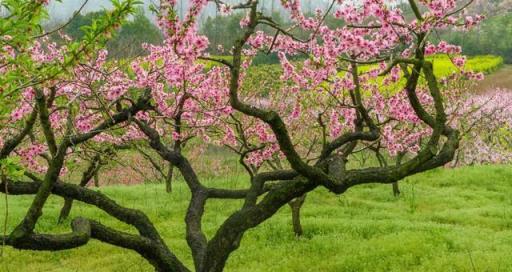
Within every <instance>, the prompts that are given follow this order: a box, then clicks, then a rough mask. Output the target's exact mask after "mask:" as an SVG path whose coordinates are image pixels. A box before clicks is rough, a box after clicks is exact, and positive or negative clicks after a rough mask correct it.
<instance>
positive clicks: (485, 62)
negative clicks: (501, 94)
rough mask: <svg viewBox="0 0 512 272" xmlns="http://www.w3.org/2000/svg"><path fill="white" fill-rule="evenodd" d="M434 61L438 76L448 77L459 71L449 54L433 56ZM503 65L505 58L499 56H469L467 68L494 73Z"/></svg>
mask: <svg viewBox="0 0 512 272" xmlns="http://www.w3.org/2000/svg"><path fill="white" fill-rule="evenodd" d="M431 59H432V61H433V63H434V71H435V74H436V76H437V77H446V76H449V75H450V74H452V73H453V72H457V71H458V68H457V67H456V66H455V65H453V63H452V62H451V60H450V58H449V57H448V56H447V55H437V56H434V57H431ZM502 65H503V58H502V57H499V56H492V55H487V56H474V57H468V60H467V62H466V69H468V70H470V71H473V72H482V73H485V74H489V73H492V72H494V71H496V70H497V69H499V68H500V67H501V66H502Z"/></svg>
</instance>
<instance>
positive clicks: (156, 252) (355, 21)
mask: <svg viewBox="0 0 512 272" xmlns="http://www.w3.org/2000/svg"><path fill="white" fill-rule="evenodd" d="M281 2H282V5H283V7H284V8H285V9H287V10H288V12H289V14H290V20H291V21H292V22H293V24H292V26H291V27H286V28H285V27H284V26H282V25H280V24H278V23H276V22H274V21H273V20H272V18H269V17H266V16H264V15H263V14H261V13H260V12H258V10H259V9H258V1H256V0H248V1H243V2H241V3H239V4H234V5H228V4H226V3H223V2H222V1H220V0H214V1H207V0H194V1H190V3H191V5H190V8H189V10H188V13H187V14H186V16H184V18H181V19H180V18H178V16H177V15H176V12H175V4H176V1H174V0H167V1H161V3H160V7H159V21H158V22H159V26H160V27H161V29H162V30H163V32H164V36H165V41H164V43H163V44H162V45H147V46H146V49H147V50H148V52H149V53H148V55H147V56H144V57H141V58H138V59H135V60H133V61H132V62H130V63H129V67H128V68H126V67H123V65H121V64H120V63H116V62H114V61H112V62H107V61H106V57H107V52H106V51H104V50H101V49H102V48H103V47H104V44H105V42H106V41H107V40H108V39H109V37H110V35H111V33H113V31H114V29H115V28H116V27H118V26H119V25H120V24H121V23H122V21H123V19H124V18H125V17H126V16H127V15H128V14H130V13H132V12H133V11H134V5H136V4H137V2H135V1H124V2H117V1H114V2H113V3H114V9H113V10H112V11H110V12H108V13H107V14H106V16H105V17H102V18H99V19H98V20H96V21H95V22H94V23H93V24H92V25H91V26H89V27H88V28H86V29H85V35H84V37H83V40H80V41H69V43H67V44H66V45H64V46H58V45H57V44H55V43H52V42H51V41H50V40H49V39H48V38H47V35H45V33H40V28H39V27H38V26H39V24H40V21H41V19H42V18H43V17H44V14H45V4H46V3H45V2H44V1H43V2H42V1H27V0H23V1H20V0H6V1H4V5H5V7H6V8H7V9H8V10H9V15H8V16H7V17H6V18H5V19H4V21H3V23H2V24H0V42H1V43H2V46H1V48H2V49H1V51H0V69H1V72H2V77H1V78H0V88H1V90H2V93H1V100H2V101H1V102H2V105H3V106H2V107H3V108H2V112H1V114H2V119H1V120H2V121H1V130H0V133H1V135H2V137H1V139H3V142H2V143H1V150H0V160H1V166H2V167H1V170H2V171H1V178H2V180H1V182H2V183H1V184H0V190H1V191H2V192H4V193H6V194H11V195H34V198H33V202H32V203H31V205H30V207H29V208H28V210H27V213H26V215H25V216H24V218H23V219H22V221H21V222H19V224H18V225H17V226H16V227H15V228H14V229H13V230H12V231H11V232H10V233H8V235H6V236H4V237H2V240H3V241H4V244H5V245H8V246H12V247H14V248H18V249H30V250H65V249H70V248H76V247H80V246H84V245H86V244H87V243H88V241H89V240H91V239H96V240H99V241H102V242H105V243H108V244H111V245H115V246H118V247H122V248H125V249H130V250H134V251H136V252H138V253H139V254H140V255H141V256H143V257H144V258H145V259H147V260H148V262H150V263H151V264H152V265H153V266H154V267H155V269H156V270H157V271H188V270H189V269H190V268H188V267H186V266H185V265H184V264H183V262H182V261H181V260H180V259H178V257H177V256H176V255H175V254H174V252H173V249H172V248H170V247H169V246H167V244H166V243H165V241H164V240H163V239H162V237H161V236H160V234H159V232H158V230H157V229H156V228H155V227H154V225H153V224H152V223H151V221H150V219H149V218H148V217H147V216H146V215H145V214H144V213H142V212H141V211H138V210H133V209H129V208H125V207H122V206H120V205H119V204H117V203H116V202H114V201H113V200H111V199H110V198H109V197H107V196H105V195H103V194H101V193H100V192H97V191H94V190H89V189H87V188H85V187H83V186H80V185H82V184H78V185H75V184H71V183H66V182H65V180H64V179H65V177H66V175H65V174H66V169H68V168H70V167H73V163H76V162H77V160H76V158H77V156H78V157H80V158H83V157H87V158H88V161H89V163H88V164H87V165H83V167H82V168H81V169H85V170H84V173H83V179H82V181H83V182H87V181H88V180H89V179H91V176H92V175H93V174H94V173H95V171H97V168H98V167H99V165H100V164H99V162H98V161H100V160H101V156H105V155H106V156H108V154H109V152H111V150H114V149H116V148H119V147H120V146H122V145H124V144H126V143H130V142H142V143H145V144H147V145H149V146H150V147H151V148H152V149H153V150H154V151H156V152H157V153H158V155H159V156H160V157H161V158H162V159H163V160H165V161H167V162H169V163H170V164H172V165H173V167H175V169H176V170H177V171H179V172H180V173H181V175H182V176H183V178H184V180H185V182H186V184H187V186H188V188H189V189H190V192H191V199H190V203H189V206H188V208H187V213H186V218H185V222H186V240H187V242H188V245H189V247H190V250H191V254H192V256H193V261H194V269H195V270H196V271H221V270H222V269H223V268H224V266H225V264H226V261H227V260H228V258H229V256H230V254H231V253H232V252H233V251H234V250H236V249H237V248H238V247H239V245H240V241H241V239H242V238H243V235H244V233H245V232H246V231H247V230H249V229H251V228H254V227H256V226H258V225H259V224H261V223H262V222H264V221H265V220H267V219H268V218H270V217H272V216H273V215H274V214H275V213H276V212H277V211H278V210H279V209H280V208H281V207H283V206H284V205H286V204H287V203H289V202H290V201H294V199H297V198H298V199H300V198H302V197H303V196H304V195H305V194H306V193H308V192H310V191H312V190H315V189H317V188H319V187H324V188H326V189H328V190H329V191H330V192H332V193H334V194H342V193H344V192H345V191H347V190H348V189H349V188H351V187H353V186H357V185H360V184H367V183H384V184H389V183H394V182H397V181H399V180H401V179H403V178H405V177H407V176H410V175H413V174H415V173H419V172H423V171H426V170H429V169H433V168H436V167H440V166H443V165H446V164H448V163H449V162H451V161H452V160H453V158H454V157H455V155H456V154H457V149H458V147H459V141H460V139H461V133H460V132H459V128H460V127H462V126H460V124H464V125H468V124H467V123H466V122H465V121H463V120H462V121H461V120H460V116H467V115H468V111H467V109H468V108H472V107H473V105H475V104H474V103H473V102H472V101H471V100H464V101H466V102H467V103H466V104H465V105H464V109H466V110H464V111H462V112H459V111H457V110H458V109H460V108H456V107H454V105H455V103H451V101H453V100H450V99H452V98H451V97H452V95H451V94H452V93H453V90H455V89H456V87H454V82H455V80H456V78H457V77H463V78H464V79H465V80H468V79H469V80H471V79H478V78H481V75H480V74H475V73H472V72H471V71H465V70H464V63H465V58H464V57H462V56H461V55H460V54H461V52H460V48H459V47H457V46H453V45H450V44H447V43H444V42H441V43H438V44H432V43H429V36H430V35H431V34H432V33H433V32H435V30H436V29H445V28H452V27H457V28H470V27H472V26H474V25H475V24H477V23H478V22H479V21H480V20H481V19H482V18H481V17H480V16H467V15H465V14H464V12H463V10H464V8H465V7H466V3H459V1H455V0H431V1H419V2H416V1H415V0H409V5H410V8H411V9H412V11H413V12H414V15H415V19H413V20H411V21H408V20H407V19H406V18H405V17H404V16H403V14H402V11H401V10H400V9H398V8H394V7H392V6H388V5H387V4H386V2H387V1H383V0H364V1H354V2H352V1H332V3H331V4H330V5H329V6H328V7H327V9H326V10H318V11H317V12H316V13H315V14H314V15H313V17H307V16H305V15H304V14H303V13H302V11H301V3H300V1H298V0H283V1H281ZM208 4H212V5H216V6H217V7H218V8H219V9H220V10H221V11H222V13H230V12H235V11H241V12H245V14H246V16H245V17H244V18H243V19H242V20H241V22H240V24H241V26H242V27H243V34H242V36H240V37H239V38H238V40H237V42H236V43H235V44H234V45H233V47H232V48H230V49H226V50H227V51H229V52H230V54H231V56H230V57H229V58H226V59H224V58H222V59H221V58H216V57H212V56H209V55H208V54H207V53H206V49H207V48H208V45H209V44H208V40H207V39H206V38H205V37H204V36H201V35H199V34H198V32H197V27H196V19H197V17H198V16H199V14H200V13H201V11H202V10H203V8H204V7H205V6H206V5H208ZM422 11H424V12H422ZM327 14H333V15H334V16H335V17H336V18H337V19H338V20H340V21H342V22H343V26H342V27H339V28H335V29H331V28H329V27H327V26H326V25H325V24H324V20H325V18H326V16H327ZM261 26H265V27H266V28H269V27H270V28H271V29H274V31H275V34H274V35H267V34H265V33H264V32H262V31H260V30H259V27H261ZM297 32H302V35H301V37H303V36H304V33H307V36H308V38H306V39H301V38H299V37H298V36H296V35H295V33H297ZM64 38H65V37H64ZM258 53H275V54H276V55H277V56H278V57H279V59H280V63H281V68H282V73H280V74H279V75H276V76H277V77H278V79H277V81H278V83H279V84H278V85H277V86H279V88H270V89H269V91H266V92H262V91H260V90H259V89H258V88H260V87H262V86H263V85H264V84H265V81H266V80H265V79H264V78H262V79H261V81H260V83H261V84H260V85H259V86H258V85H255V84H250V82H249V80H248V79H249V78H250V77H251V73H252V70H251V60H252V59H253V58H254V57H255V56H256V55H257V54H258ZM436 53H444V54H449V55H451V56H453V62H454V64H456V65H457V66H458V67H459V68H460V69H461V71H460V72H459V73H457V76H454V77H453V78H446V79H444V80H443V81H441V80H440V79H438V78H436V76H435V74H434V69H435V65H433V63H432V61H431V60H430V59H429V58H428V55H431V54H436ZM295 56H302V58H299V59H301V61H292V58H291V57H295ZM211 62H213V63H216V64H217V65H214V66H213V67H207V66H206V65H205V63H211ZM476 100H478V99H476ZM456 101H462V100H460V99H459V100H456ZM478 101H480V100H478ZM463 104H464V103H462V102H461V104H460V105H463ZM476 105H477V106H476V108H477V109H482V108H485V109H487V108H486V107H485V105H484V104H482V103H480V102H478V103H477V104H476ZM493 110H494V109H492V108H491V109H489V111H486V113H487V114H489V113H491V112H492V111H493ZM459 113H460V114H459ZM452 117H453V118H455V119H456V120H455V119H453V118H452ZM504 121H505V120H504ZM191 137H196V138H199V139H201V143H204V144H213V145H222V146H228V147H230V148H231V149H232V150H234V151H235V152H236V153H237V154H239V155H240V163H241V164H242V165H243V166H244V167H245V168H246V170H247V172H248V173H249V176H250V182H249V183H248V185H247V187H246V189H241V190H230V189H221V188H216V187H213V186H214V184H208V185H206V184H205V183H204V182H203V181H202V180H201V177H199V176H198V175H197V174H196V171H195V170H194V167H193V165H192V164H191V163H190V162H189V159H188V158H187V157H186V156H185V155H184V153H183V152H182V148H181V147H182V143H183V142H184V141H187V140H188V139H190V138H191ZM364 151H369V152H375V153H376V154H381V152H383V153H384V154H386V156H392V157H394V156H400V157H401V159H400V161H399V163H396V164H382V165H380V166H374V167H355V166H354V165H353V164H351V163H350V161H351V160H352V159H353V158H354V155H355V154H357V153H359V152H364ZM90 154H100V156H99V157H98V156H96V155H94V156H91V155H90ZM78 163H81V164H85V163H86V162H85V160H78ZM51 194H54V195H58V196H61V197H63V198H65V199H66V201H68V202H69V201H73V200H75V201H81V202H84V203H86V204H89V205H92V206H95V207H97V208H98V209H101V210H103V211H105V212H106V213H107V214H109V215H110V216H112V217H113V218H116V219H118V220H120V221H122V222H124V223H126V224H128V225H130V226H133V227H134V228H135V229H136V230H137V232H125V231H122V230H117V229H113V228H111V227H108V226H106V225H104V224H102V223H100V222H98V221H96V220H94V219H91V218H83V217H78V218H74V219H73V220H72V223H71V230H72V231H71V232H70V233H67V234H43V233H36V232H35V230H34V229H35V225H36V223H37V221H38V220H39V218H40V216H41V215H42V209H43V207H44V206H45V203H46V202H47V200H48V198H49V196H50V195H51ZM211 199H225V200H230V199H240V200H242V201H243V205H242V206H241V207H240V209H238V210H237V211H236V212H234V213H232V214H231V215H230V216H229V217H228V218H227V219H226V220H225V221H224V222H223V223H222V225H221V226H219V228H218V229H217V231H216V232H215V234H213V236H212V237H207V236H206V235H205V233H204V231H203V229H202V224H201V222H202V217H203V214H204V212H205V205H206V203H207V201H208V200H211Z"/></svg>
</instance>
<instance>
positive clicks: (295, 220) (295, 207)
mask: <svg viewBox="0 0 512 272" xmlns="http://www.w3.org/2000/svg"><path fill="white" fill-rule="evenodd" d="M305 200H306V195H303V196H301V197H298V198H296V199H294V200H292V201H290V202H288V205H290V208H291V210H292V226H293V232H294V233H295V236H296V237H300V236H302V234H303V233H304V230H303V228H302V224H301V223H300V210H301V208H302V206H303V205H304V201H305Z"/></svg>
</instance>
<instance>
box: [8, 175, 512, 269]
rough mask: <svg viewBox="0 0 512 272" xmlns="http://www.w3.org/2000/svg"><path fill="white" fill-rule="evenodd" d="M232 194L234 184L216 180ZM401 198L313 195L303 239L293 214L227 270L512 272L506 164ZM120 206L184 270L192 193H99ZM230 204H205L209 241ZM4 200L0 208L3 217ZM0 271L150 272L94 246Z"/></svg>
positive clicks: (439, 181) (152, 189)
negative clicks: (141, 219)
mask: <svg viewBox="0 0 512 272" xmlns="http://www.w3.org/2000/svg"><path fill="white" fill-rule="evenodd" d="M210 182H216V183H221V184H224V185H226V186H229V187H239V186H240V185H241V182H239V183H238V184H233V183H230V182H229V181H225V180H219V179H217V180H212V181H210ZM401 186H402V192H403V195H402V197H400V198H398V199H395V198H394V197H393V196H392V195H391V188H390V187H388V186H384V185H368V186H362V187H358V188H354V189H352V190H350V191H349V192H347V193H346V194H344V195H343V196H340V197H337V196H334V195H330V194H328V193H327V192H324V191H317V192H314V193H312V194H310V195H309V197H308V199H307V202H306V205H305V207H304V210H303V223H304V228H305V237H303V238H302V239H299V240H297V239H295V238H294V237H293V235H292V233H291V230H290V216H289V209H288V208H284V209H282V210H281V211H280V212H279V213H278V215H276V216H275V217H274V218H272V219H271V220H269V221H268V222H266V223H264V224H263V225H262V226H260V227H258V228H256V229H254V230H252V231H250V232H249V233H248V234H247V235H246V236H245V238H244V239H243V241H242V245H241V247H240V249H239V250H238V251H237V252H236V253H235V254H233V255H232V257H231V258H230V260H229V262H228V266H227V269H226V270H227V271H510V270H509V269H510V268H511V267H512V198H511V197H510V196H511V195H512V169H511V168H510V166H483V167H468V168H462V169H457V170H444V169H438V170H434V171H431V172H428V173H424V174H421V175H417V176H414V177H411V178H408V179H407V180H406V181H404V182H402V185H401ZM101 190H102V191H103V192H105V193H106V194H107V195H109V196H112V197H113V198H115V199H116V200H118V201H119V202H120V203H121V204H123V205H126V206H128V207H133V208H138V209H141V210H144V211H145V212H146V213H148V215H149V217H150V218H151V219H152V220H153V221H154V222H155V223H156V225H157V228H158V229H159V230H160V231H161V233H162V235H163V236H164V238H165V239H166V240H167V241H168V244H169V245H170V246H171V248H172V249H173V250H174V251H175V252H176V253H177V255H178V256H179V257H180V258H182V259H184V260H186V263H187V264H188V265H190V263H191V261H190V256H189V255H188V251H187V246H186V243H185V242H184V240H183V237H184V230H183V217H184V209H185V207H186V203H187V201H186V200H187V199H188V196H189V194H188V192H187V191H186V189H185V187H184V186H183V184H177V185H176V187H175V192H174V193H173V194H172V195H170V196H169V195H167V194H165V193H164V188H163V186H160V185H138V186H133V187H120V186H119V187H105V188H102V189H101ZM29 201H30V198H29V197H21V198H20V197H9V205H10V209H9V212H10V215H9V229H10V228H12V227H13V225H14V224H15V223H16V222H18V220H19V219H20V218H21V216H22V213H23V212H24V211H25V209H26V207H27V206H28V204H29ZM61 203H62V200H61V199H59V198H57V197H55V198H52V199H51V202H50V203H49V205H47V206H46V209H45V214H44V218H43V220H40V221H39V224H38V226H37V228H38V230H39V231H44V232H50V231H51V232H63V231H66V230H67V229H68V227H67V226H56V225H55V219H56V217H57V212H58V208H59V207H60V205H61ZM235 204H236V203H235V202H222V201H212V202H210V203H209V204H208V207H207V209H206V210H207V214H206V217H205V220H204V226H205V229H206V231H207V233H208V235H211V234H212V232H213V231H214V230H215V228H216V226H217V225H218V224H220V223H221V222H222V221H223V219H224V217H225V216H226V215H228V214H229V213H230V212H231V211H233V210H234V209H235V208H236V205H235ZM4 209H5V201H4V200H2V201H0V213H1V214H2V216H1V217H0V218H2V220H3V218H4V215H5V214H4ZM72 215H74V216H76V215H84V216H88V217H92V218H97V219H99V220H101V221H102V222H103V223H105V224H108V225H112V226H116V227H118V228H119V227H121V228H123V229H125V230H129V229H130V228H129V227H127V226H124V225H122V224H121V223H119V222H116V221H114V220H112V219H110V218H109V217H108V216H106V215H105V214H104V213H98V212H97V211H96V210H95V209H92V208H89V207H86V206H85V205H77V206H75V208H74V210H73V214H72ZM0 271H123V272H127V271H151V268H150V267H149V266H148V264H147V263H146V262H145V261H144V260H143V259H142V258H140V257H138V256H137V255H136V254H134V253H131V252H128V251H125V250H120V249H117V248H115V247H111V246H107V245H104V244H101V243H99V242H91V243H90V244H89V245H87V246H85V247H82V248H80V249H75V250H70V251H65V252H59V253H48V252H43V253H41V252H26V251H17V250H13V249H10V248H8V249H6V251H5V252H4V257H2V258H0Z"/></svg>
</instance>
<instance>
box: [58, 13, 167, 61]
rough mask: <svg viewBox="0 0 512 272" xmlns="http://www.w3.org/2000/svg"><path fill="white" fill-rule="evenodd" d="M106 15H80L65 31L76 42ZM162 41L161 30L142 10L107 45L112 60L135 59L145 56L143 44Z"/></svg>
mask: <svg viewBox="0 0 512 272" xmlns="http://www.w3.org/2000/svg"><path fill="white" fill-rule="evenodd" d="M104 14H105V11H96V12H90V13H87V14H85V15H82V14H80V15H78V16H76V17H75V18H73V20H72V21H71V23H70V24H69V25H68V26H67V27H66V28H65V30H64V31H65V33H66V34H67V35H69V36H70V37H71V38H73V39H74V40H78V39H81V38H82V37H83V35H84V31H83V28H82V27H83V26H88V25H90V24H91V23H92V22H93V21H94V20H96V19H98V18H100V17H101V16H103V15H104ZM162 40H163V38H162V33H161V32H160V30H159V29H158V28H157V27H156V26H155V25H154V24H153V23H151V21H150V20H149V19H148V18H147V17H146V16H145V15H144V11H143V10H142V9H138V10H137V12H136V13H135V14H134V15H133V19H132V20H129V21H127V22H126V23H124V24H123V25H122V27H121V28H120V29H119V30H118V31H117V33H116V35H115V36H114V38H113V39H111V40H110V41H109V42H108V43H107V49H108V51H109V52H110V57H111V58H112V57H113V58H125V57H135V56H140V55H143V54H144V49H143V48H142V44H143V43H148V44H160V43H161V42H162Z"/></svg>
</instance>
